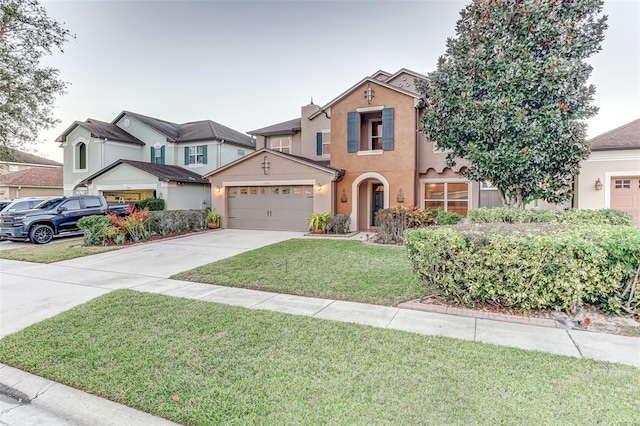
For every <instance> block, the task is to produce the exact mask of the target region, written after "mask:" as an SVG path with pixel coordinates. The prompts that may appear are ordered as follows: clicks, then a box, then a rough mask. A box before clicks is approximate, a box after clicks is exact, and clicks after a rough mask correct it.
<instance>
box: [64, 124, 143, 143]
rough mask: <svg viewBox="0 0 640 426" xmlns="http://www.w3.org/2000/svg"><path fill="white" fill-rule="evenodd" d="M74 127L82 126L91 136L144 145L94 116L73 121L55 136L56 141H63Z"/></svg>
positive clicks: (113, 125)
mask: <svg viewBox="0 0 640 426" xmlns="http://www.w3.org/2000/svg"><path fill="white" fill-rule="evenodd" d="M76 127H82V128H83V129H85V130H87V131H88V132H89V133H90V134H91V137H92V138H98V139H109V140H112V141H117V142H126V143H132V144H135V145H144V144H145V143H144V142H142V141H141V140H140V139H138V138H136V137H135V136H133V135H131V134H129V133H127V132H125V131H124V130H122V129H121V128H120V127H118V126H116V125H115V124H112V123H105V122H104V121H100V120H96V119H94V118H88V119H87V120H86V121H75V122H74V123H73V124H72V125H71V126H69V128H67V130H65V131H64V132H63V133H62V134H61V135H60V136H58V137H57V138H56V142H64V141H65V140H66V139H67V136H69V134H70V133H71V132H73V131H74V130H75V129H76Z"/></svg>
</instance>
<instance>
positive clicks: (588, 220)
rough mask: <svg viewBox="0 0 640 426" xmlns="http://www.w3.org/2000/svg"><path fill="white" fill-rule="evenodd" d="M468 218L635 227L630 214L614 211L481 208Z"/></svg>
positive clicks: (475, 220)
mask: <svg viewBox="0 0 640 426" xmlns="http://www.w3.org/2000/svg"><path fill="white" fill-rule="evenodd" d="M467 217H468V218H469V222H470V223H500V222H504V223H571V224H575V225H580V224H585V225H623V226H635V221H634V219H633V216H632V215H631V214H630V213H627V212H623V211H620V210H613V209H598V210H579V209H569V210H563V211H560V210H544V209H509V208H506V207H498V208H492V209H489V208H486V207H481V208H478V209H473V210H469V213H468V215H467Z"/></svg>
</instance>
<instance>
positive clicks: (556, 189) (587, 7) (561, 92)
mask: <svg viewBox="0 0 640 426" xmlns="http://www.w3.org/2000/svg"><path fill="white" fill-rule="evenodd" d="M602 6H603V1H602V0H581V1H570V0H473V1H472V3H471V4H470V5H468V6H467V7H466V8H464V9H463V10H462V12H461V13H460V15H461V19H460V20H459V21H458V23H457V25H456V37H455V38H450V39H448V40H447V49H446V53H445V54H444V56H442V57H440V58H439V60H438V66H437V69H436V70H435V71H434V72H432V73H430V74H429V75H428V78H427V79H426V80H424V81H421V82H419V83H418V89H419V91H420V92H421V93H422V94H423V95H424V97H425V99H426V108H425V112H424V115H423V116H422V120H421V123H422V130H423V132H424V133H425V134H426V135H427V139H428V140H429V141H433V142H435V143H437V145H438V147H439V148H440V149H442V150H446V151H447V152H448V155H447V164H448V165H449V166H453V165H455V159H456V158H464V159H466V160H467V161H468V162H469V167H468V169H467V172H466V176H467V178H468V179H470V180H473V181H484V182H488V183H490V184H492V185H494V186H495V187H496V188H497V189H498V190H499V191H500V194H501V196H502V199H503V203H504V205H505V206H510V207H524V205H525V204H526V203H528V202H529V201H532V200H537V199H544V200H546V201H549V202H552V203H560V202H563V201H567V200H569V199H570V198H571V193H572V176H574V175H576V174H577V173H578V171H579V165H580V161H581V160H583V159H585V158H587V156H588V154H589V144H588V142H587V141H586V124H585V122H584V120H585V119H587V118H589V117H592V116H593V115H595V114H596V113H597V108H596V107H595V106H593V105H592V102H593V96H594V93H595V88H594V87H593V86H592V85H587V79H588V78H589V75H590V74H591V70H592V67H591V66H590V65H589V64H587V63H586V62H585V60H586V59H587V58H589V57H590V56H591V55H593V54H594V53H596V52H598V51H599V50H600V49H601V43H602V40H603V39H604V34H603V33H604V30H605V29H606V27H607V25H606V19H607V17H606V16H601V17H599V15H600V13H601V11H602Z"/></svg>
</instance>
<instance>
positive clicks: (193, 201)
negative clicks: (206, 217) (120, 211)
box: [56, 111, 255, 209]
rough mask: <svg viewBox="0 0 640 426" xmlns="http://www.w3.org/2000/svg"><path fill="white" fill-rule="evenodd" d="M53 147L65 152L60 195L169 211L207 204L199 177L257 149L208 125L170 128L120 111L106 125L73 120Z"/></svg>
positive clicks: (207, 194)
mask: <svg viewBox="0 0 640 426" xmlns="http://www.w3.org/2000/svg"><path fill="white" fill-rule="evenodd" d="M56 142H59V143H60V146H61V147H62V148H63V149H64V193H65V194H66V195H71V194H74V193H78V192H85V193H91V194H102V195H104V196H105V197H107V199H108V201H110V202H118V201H123V202H136V201H140V200H142V199H145V198H150V197H156V198H163V199H164V200H165V205H166V208H167V209H201V208H204V207H209V206H210V205H211V189H210V186H209V182H208V181H207V180H206V179H204V178H203V177H202V176H203V175H205V174H207V173H210V172H211V171H213V170H215V169H217V168H219V167H221V166H223V165H225V164H227V163H230V162H232V161H234V160H236V159H238V158H241V157H243V156H245V155H247V154H249V153H251V152H253V151H254V149H255V142H254V140H253V138H252V137H251V136H248V135H246V134H243V133H241V132H238V131H236V130H233V129H230V128H228V127H225V126H223V125H221V124H218V123H216V122H213V121H211V120H203V121H194V122H189V123H184V124H177V123H172V122H169V121H165V120H160V119H157V118H152V117H148V116H144V115H141V114H137V113H133V112H129V111H122V112H121V113H120V114H119V115H118V116H117V117H116V118H115V119H113V120H112V121H111V122H110V123H107V122H103V121H99V120H94V119H87V120H85V121H76V122H75V123H73V124H72V125H71V126H69V128H67V130H65V131H64V133H62V134H61V135H60V136H59V137H58V138H57V139H56Z"/></svg>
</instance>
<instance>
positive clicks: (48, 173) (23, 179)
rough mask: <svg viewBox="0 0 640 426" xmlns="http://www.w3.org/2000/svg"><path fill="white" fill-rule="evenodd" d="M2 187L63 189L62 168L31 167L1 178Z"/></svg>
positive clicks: (0, 184)
mask: <svg viewBox="0 0 640 426" xmlns="http://www.w3.org/2000/svg"><path fill="white" fill-rule="evenodd" d="M0 186H42V187H52V186H53V187H59V188H62V168H61V167H55V168H51V167H50V168H42V167H31V168H29V169H24V170H19V171H17V172H11V173H7V174H5V175H2V176H0Z"/></svg>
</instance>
